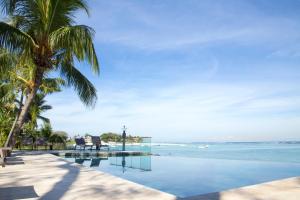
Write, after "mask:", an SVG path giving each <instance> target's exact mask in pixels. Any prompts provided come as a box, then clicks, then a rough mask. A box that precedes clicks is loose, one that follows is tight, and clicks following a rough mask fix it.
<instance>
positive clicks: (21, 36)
mask: <svg viewBox="0 0 300 200" xmlns="http://www.w3.org/2000/svg"><path fill="white" fill-rule="evenodd" d="M0 46H1V47H3V48H6V49H7V50H8V51H10V52H22V51H24V50H30V49H33V48H35V47H37V44H35V42H34V40H33V38H32V37H31V36H30V35H28V34H27V33H25V32H23V31H21V30H20V29H17V28H15V27H13V26H11V25H9V24H7V23H5V22H0Z"/></svg>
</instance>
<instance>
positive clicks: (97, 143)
mask: <svg viewBox="0 0 300 200" xmlns="http://www.w3.org/2000/svg"><path fill="white" fill-rule="evenodd" d="M92 143H93V145H94V146H96V150H100V149H101V147H104V148H107V150H109V146H108V145H102V144H101V139H100V137H98V136H92Z"/></svg>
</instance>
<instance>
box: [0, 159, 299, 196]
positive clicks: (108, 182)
mask: <svg viewBox="0 0 300 200" xmlns="http://www.w3.org/2000/svg"><path fill="white" fill-rule="evenodd" d="M9 163H10V164H9V165H7V166H6V167H5V168H0V200H12V199H27V200H30V199H32V200H36V199H42V200H48V199H49V200H50V199H51V200H52V199H53V200H57V199H62V200H76V199H80V200H82V199H87V200H89V199H99V200H106V199H107V200H108V199H109V200H176V199H177V198H176V197H175V196H173V195H171V194H168V193H164V192H161V191H158V190H154V189H151V188H148V187H144V186H142V185H139V184H136V183H133V182H130V181H127V180H124V179H121V178H118V177H115V176H112V175H109V174H106V173H103V172H99V171H95V170H93V169H90V168H86V167H83V166H81V165H78V164H75V163H70V162H67V161H65V160H63V159H61V158H59V157H56V156H53V155H51V154H40V155H23V156H16V157H12V158H10V161H9ZM270 170H271V169H270ZM299 199H300V177H295V178H290V179H284V180H279V181H273V182H269V183H264V184H259V185H253V186H248V187H242V188H237V189H232V190H227V191H223V192H218V193H211V194H206V195H199V196H195V197H189V198H185V199H184V200H299Z"/></svg>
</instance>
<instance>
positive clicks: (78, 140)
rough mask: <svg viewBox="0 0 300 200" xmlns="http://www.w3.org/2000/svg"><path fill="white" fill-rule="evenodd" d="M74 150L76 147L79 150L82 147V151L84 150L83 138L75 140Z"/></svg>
mask: <svg viewBox="0 0 300 200" xmlns="http://www.w3.org/2000/svg"><path fill="white" fill-rule="evenodd" d="M75 143H76V145H75V149H76V148H77V146H79V147H80V149H81V148H82V147H83V149H85V141H84V138H75Z"/></svg>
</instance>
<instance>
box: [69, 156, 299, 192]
mask: <svg viewBox="0 0 300 200" xmlns="http://www.w3.org/2000/svg"><path fill="white" fill-rule="evenodd" d="M65 159H66V160H69V161H72V162H77V163H79V164H82V165H85V166H87V167H93V168H94V169H95V170H99V171H103V172H107V173H109V174H112V175H115V176H118V177H121V178H124V179H127V180H130V181H133V182H136V183H139V184H142V185H145V186H148V187H152V188H155V189H158V190H161V191H164V192H168V193H171V194H174V195H176V196H179V197H187V196H192V195H199V194H205V193H210V192H217V191H222V190H226V189H231V188H236V187H242V186H246V185H253V184H258V183H262V182H267V181H272V180H277V179H283V178H289V177H293V176H300V163H292V162H270V161H248V160H226V159H205V158H190V157H176V156H128V157H107V158H65Z"/></svg>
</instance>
